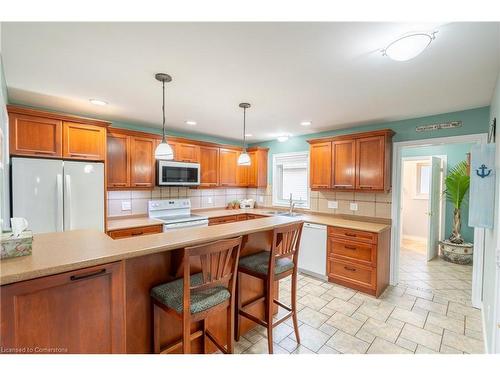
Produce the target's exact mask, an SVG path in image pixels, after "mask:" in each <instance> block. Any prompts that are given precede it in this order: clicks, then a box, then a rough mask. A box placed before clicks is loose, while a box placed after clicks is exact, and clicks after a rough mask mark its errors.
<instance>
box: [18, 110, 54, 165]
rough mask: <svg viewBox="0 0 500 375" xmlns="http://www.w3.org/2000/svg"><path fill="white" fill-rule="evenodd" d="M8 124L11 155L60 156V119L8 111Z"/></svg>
mask: <svg viewBox="0 0 500 375" xmlns="http://www.w3.org/2000/svg"><path fill="white" fill-rule="evenodd" d="M9 124H10V125H9V126H10V153H11V154H12V155H32V156H38V157H49V158H60V157H61V156H62V121H60V120H56V119H50V118H44V117H36V116H26V115H21V114H17V113H10V114H9Z"/></svg>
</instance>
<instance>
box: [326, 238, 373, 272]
mask: <svg viewBox="0 0 500 375" xmlns="http://www.w3.org/2000/svg"><path fill="white" fill-rule="evenodd" d="M376 255H377V246H376V245H373V244H367V243H363V242H356V241H346V240H343V239H337V238H333V237H330V238H329V239H328V256H329V257H332V256H336V257H340V258H346V260H348V261H354V262H359V263H363V264H366V265H368V266H375V265H376Z"/></svg>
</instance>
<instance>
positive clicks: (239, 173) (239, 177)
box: [236, 151, 250, 187]
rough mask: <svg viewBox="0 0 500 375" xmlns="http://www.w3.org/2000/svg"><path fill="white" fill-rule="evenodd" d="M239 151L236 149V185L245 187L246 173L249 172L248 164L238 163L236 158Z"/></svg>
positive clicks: (238, 155)
mask: <svg viewBox="0 0 500 375" xmlns="http://www.w3.org/2000/svg"><path fill="white" fill-rule="evenodd" d="M240 155H241V152H239V151H238V153H237V158H236V185H237V186H240V187H246V186H247V185H248V174H249V173H250V166H248V165H238V158H239V157H240Z"/></svg>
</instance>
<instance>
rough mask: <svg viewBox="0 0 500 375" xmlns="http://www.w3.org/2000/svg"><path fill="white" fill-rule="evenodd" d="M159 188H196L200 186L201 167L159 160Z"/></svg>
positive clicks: (195, 164)
mask: <svg viewBox="0 0 500 375" xmlns="http://www.w3.org/2000/svg"><path fill="white" fill-rule="evenodd" d="M157 172H158V173H157V174H156V176H157V181H156V184H157V185H158V186H196V185H199V184H200V165H199V164H198V163H182V162H178V161H167V160H158V171H157Z"/></svg>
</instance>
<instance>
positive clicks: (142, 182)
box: [130, 137, 156, 188]
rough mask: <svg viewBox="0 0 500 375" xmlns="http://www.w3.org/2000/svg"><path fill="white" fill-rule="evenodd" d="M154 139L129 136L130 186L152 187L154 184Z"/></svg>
mask: <svg viewBox="0 0 500 375" xmlns="http://www.w3.org/2000/svg"><path fill="white" fill-rule="evenodd" d="M155 147H156V140H155V139H153V138H143V137H130V186H131V187H137V188H152V187H154V185H155V158H154V151H155Z"/></svg>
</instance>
